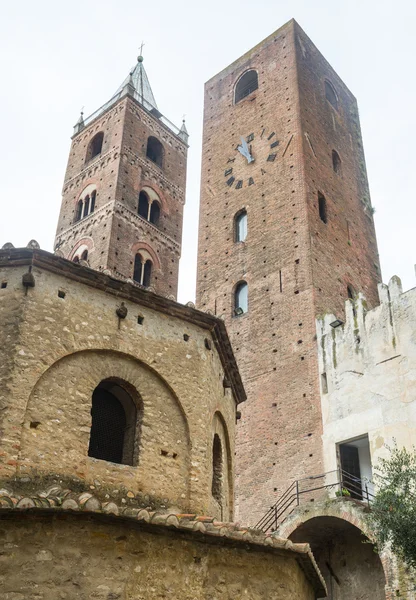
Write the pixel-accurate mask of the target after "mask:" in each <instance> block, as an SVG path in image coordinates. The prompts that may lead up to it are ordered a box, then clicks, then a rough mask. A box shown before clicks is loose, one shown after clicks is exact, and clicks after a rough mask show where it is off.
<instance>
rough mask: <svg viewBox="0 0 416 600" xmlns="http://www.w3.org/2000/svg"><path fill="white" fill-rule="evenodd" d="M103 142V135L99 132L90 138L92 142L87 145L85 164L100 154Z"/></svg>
mask: <svg viewBox="0 0 416 600" xmlns="http://www.w3.org/2000/svg"><path fill="white" fill-rule="evenodd" d="M103 141H104V133H103V132H102V131H100V132H99V133H97V134H96V135H95V136H94V137H93V138H92V140H91V141H90V143H89V144H88V150H87V158H86V162H88V161H90V160H92V159H93V158H95V157H96V156H98V155H99V154H101V150H102V149H103Z"/></svg>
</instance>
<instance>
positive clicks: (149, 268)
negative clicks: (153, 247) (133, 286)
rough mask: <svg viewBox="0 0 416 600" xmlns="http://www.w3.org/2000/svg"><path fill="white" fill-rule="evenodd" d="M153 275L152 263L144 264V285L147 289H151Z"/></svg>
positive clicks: (148, 261)
mask: <svg viewBox="0 0 416 600" xmlns="http://www.w3.org/2000/svg"><path fill="white" fill-rule="evenodd" d="M151 274H152V263H151V261H150V260H147V261H146V262H145V263H144V271H143V285H144V286H145V287H149V285H150V276H151Z"/></svg>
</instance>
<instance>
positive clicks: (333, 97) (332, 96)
mask: <svg viewBox="0 0 416 600" xmlns="http://www.w3.org/2000/svg"><path fill="white" fill-rule="evenodd" d="M325 98H326V99H327V100H328V102H329V103H330V104H331V105H332V106H333V107H334V108H335V110H338V96H337V93H336V91H335V88H334V86H333V85H332V83H331V82H330V81H328V80H327V79H325Z"/></svg>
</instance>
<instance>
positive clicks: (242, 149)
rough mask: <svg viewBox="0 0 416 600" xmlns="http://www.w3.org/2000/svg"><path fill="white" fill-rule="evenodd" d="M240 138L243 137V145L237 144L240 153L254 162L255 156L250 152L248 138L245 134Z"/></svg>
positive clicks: (248, 160)
mask: <svg viewBox="0 0 416 600" xmlns="http://www.w3.org/2000/svg"><path fill="white" fill-rule="evenodd" d="M240 139H241V146H237V150H238V151H239V152H240V154H242V155H243V156H244V157H245V158H246V159H247V162H248V163H251V162H253V161H254V158H253V157H252V156H251V154H250V150H249V149H248V146H247V142H246V140H245V139H244V138H243V136H241V138H240Z"/></svg>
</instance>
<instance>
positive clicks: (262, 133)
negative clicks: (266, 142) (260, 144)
mask: <svg viewBox="0 0 416 600" xmlns="http://www.w3.org/2000/svg"><path fill="white" fill-rule="evenodd" d="M265 131H266V130H265V129H263V131H262V132H261V134H260V138H262V137H263V136H264V133H265Z"/></svg>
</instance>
